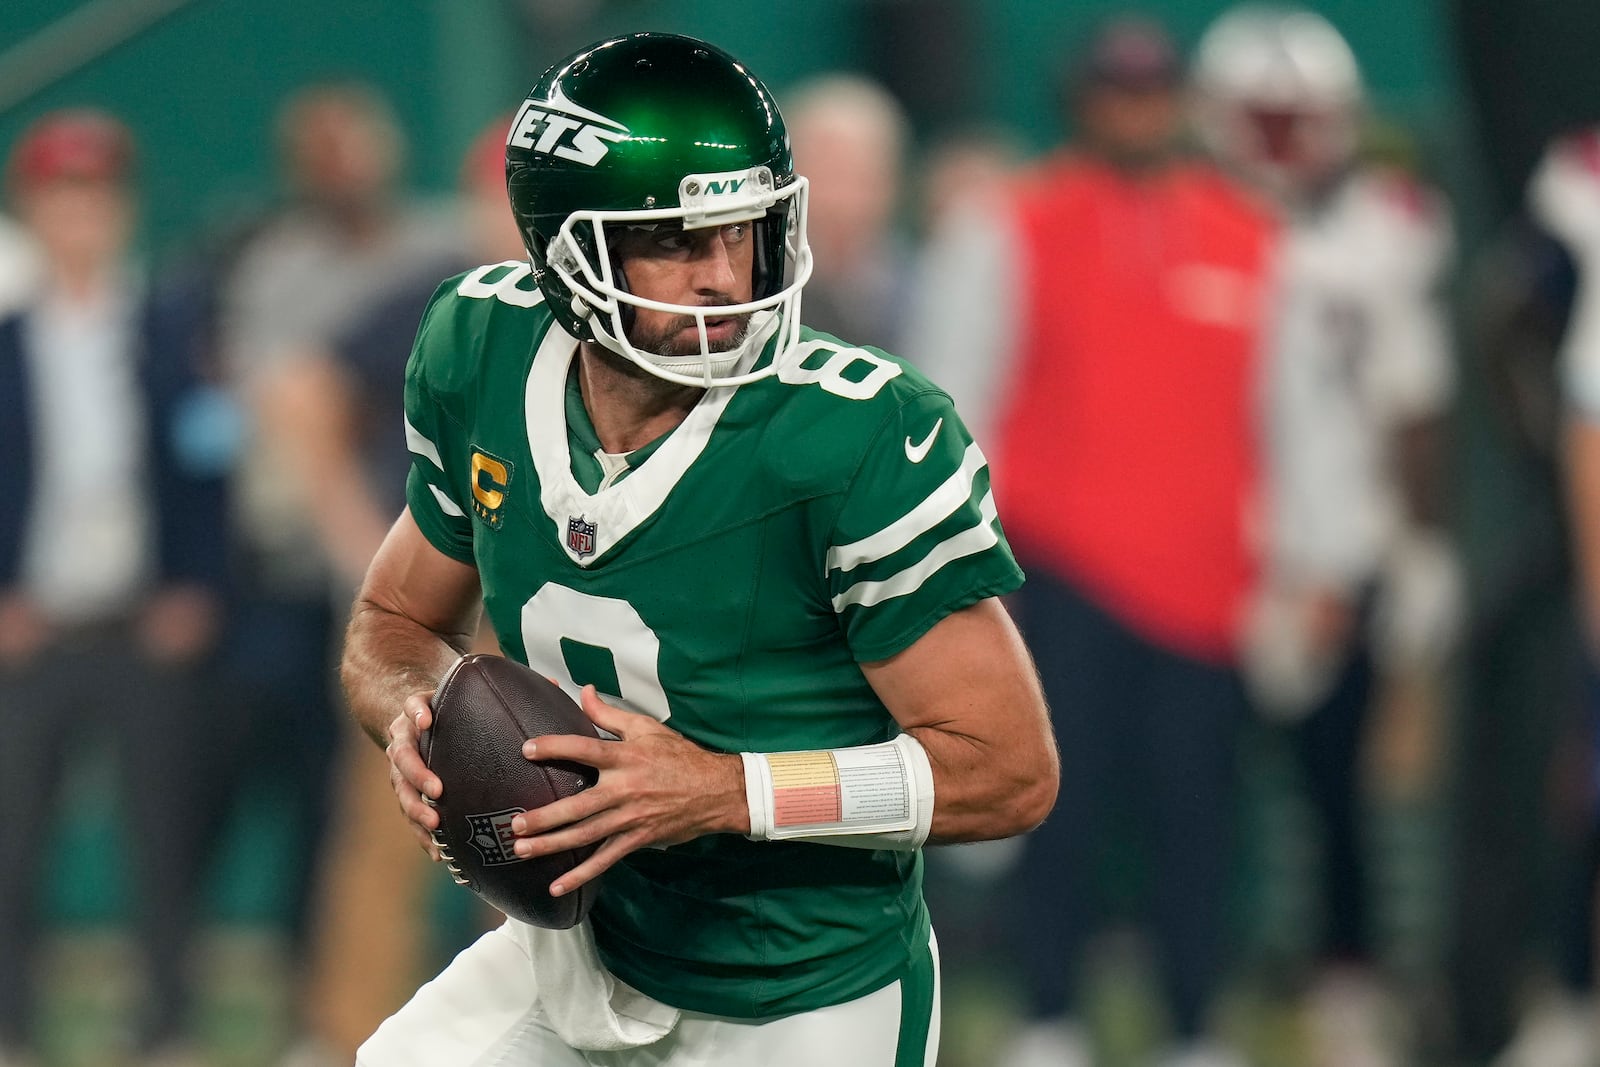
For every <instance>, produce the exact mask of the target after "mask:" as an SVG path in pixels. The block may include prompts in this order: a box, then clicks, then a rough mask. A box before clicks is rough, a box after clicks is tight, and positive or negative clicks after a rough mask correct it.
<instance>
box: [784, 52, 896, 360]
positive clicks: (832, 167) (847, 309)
mask: <svg viewBox="0 0 1600 1067" xmlns="http://www.w3.org/2000/svg"><path fill="white" fill-rule="evenodd" d="M782 106H783V117H784V121H785V122H787V123H788V125H789V139H790V144H791V145H792V147H793V150H794V159H795V167H796V168H797V169H798V170H799V172H800V173H801V174H804V175H805V176H806V178H807V180H808V181H809V182H810V183H811V194H810V195H811V207H810V215H809V216H808V218H807V223H806V232H807V234H808V236H809V238H810V241H811V249H812V254H813V255H814V256H815V257H816V269H815V273H814V274H813V275H812V277H811V281H810V282H808V283H807V285H806V325H808V326H811V327H812V328H813V329H817V330H821V331H823V332H824V333H830V334H833V335H834V336H837V337H848V338H850V339H851V340H852V342H854V343H856V344H870V345H877V346H878V347H880V348H886V349H889V350H890V351H900V349H899V348H898V347H897V346H898V345H899V343H900V340H901V338H902V336H903V334H902V330H903V328H904V324H905V317H906V310H907V309H906V301H907V297H908V295H909V294H908V287H909V281H910V278H909V272H910V267H911V251H910V248H909V246H908V244H907V243H906V241H905V239H904V238H903V237H902V236H901V233H900V230H899V225H900V217H899V209H900V201H901V191H902V186H903V185H904V160H905V155H906V152H907V150H908V147H909V139H910V135H911V130H910V126H909V124H908V123H907V121H906V116H905V112H904V111H903V110H902V109H901V107H900V103H899V102H898V101H897V100H895V98H894V97H893V96H892V95H891V94H890V93H889V91H888V90H887V89H885V88H884V87H883V86H881V85H879V84H878V83H877V82H875V81H872V80H871V79H869V78H865V77H862V76H860V75H855V74H823V75H819V76H817V77H815V78H812V79H808V80H806V81H803V82H801V83H800V84H798V85H795V86H793V87H791V88H790V89H789V90H788V91H787V92H785V93H784V94H783V101H782Z"/></svg>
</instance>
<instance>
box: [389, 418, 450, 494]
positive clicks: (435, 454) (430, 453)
mask: <svg viewBox="0 0 1600 1067" xmlns="http://www.w3.org/2000/svg"><path fill="white" fill-rule="evenodd" d="M389 425H391V426H393V425H394V423H390V424H389ZM406 448H407V449H409V450H410V451H412V452H414V453H416V454H417V455H419V456H421V457H422V458H423V459H425V460H428V461H429V462H431V463H432V464H433V465H434V466H435V467H438V468H439V469H440V470H444V460H443V459H441V458H439V446H437V445H435V444H434V443H433V442H432V441H430V440H428V439H427V438H426V437H424V436H423V435H422V431H421V430H419V429H417V428H416V427H415V426H413V425H411V419H410V417H407V418H406ZM456 514H457V515H459V514H461V512H460V510H459V509H458V510H457V511H456Z"/></svg>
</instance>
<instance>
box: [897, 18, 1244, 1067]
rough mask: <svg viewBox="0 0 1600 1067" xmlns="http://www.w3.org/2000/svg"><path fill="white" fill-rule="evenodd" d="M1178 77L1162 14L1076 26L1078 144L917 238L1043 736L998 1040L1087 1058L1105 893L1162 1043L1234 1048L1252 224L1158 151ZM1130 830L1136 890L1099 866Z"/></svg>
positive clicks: (925, 302) (930, 343) (1207, 1049)
mask: <svg viewBox="0 0 1600 1067" xmlns="http://www.w3.org/2000/svg"><path fill="white" fill-rule="evenodd" d="M1182 93H1183V68H1182V65H1181V62H1180V59H1179V56H1178V52H1177V50H1176V47H1175V45H1174V43H1173V41H1172V40H1171V38H1170V37H1169V36H1168V34H1167V33H1166V31H1165V30H1164V29H1163V28H1162V27H1160V26H1159V25H1157V24H1155V23H1152V22H1147V21H1143V20H1138V19H1132V18H1118V19H1115V20H1112V21H1110V22H1108V23H1106V24H1105V25H1104V26H1102V27H1101V28H1100V29H1099V30H1098V31H1097V32H1095V33H1094V34H1093V36H1092V39H1091V40H1090V42H1089V44H1088V46H1087V49H1086V50H1085V52H1084V53H1083V54H1082V55H1081V56H1080V57H1079V58H1078V61H1077V63H1076V65H1075V67H1074V68H1073V72H1072V75H1071V77H1070V81H1069V85H1068V87H1067V92H1066V94H1065V100H1064V101H1063V102H1064V104H1065V105H1066V106H1067V108H1068V109H1069V110H1070V113H1071V116H1072V118H1073V119H1075V120H1076V122H1077V127H1078V131H1079V139H1078V143H1077V145H1076V146H1075V147H1073V148H1072V149H1069V150H1065V151H1062V152H1060V153H1058V154H1057V155H1055V156H1053V157H1051V158H1049V159H1047V160H1046V161H1044V162H1043V163H1042V164H1041V165H1039V166H1038V167H1037V168H1036V169H1034V170H1033V171H1032V172H1031V173H1029V174H1027V175H1026V176H1025V177H1024V178H1023V179H1022V180H1021V181H1020V182H1019V184H1018V186H1017V187H1016V189H1015V191H1014V193H1013V194H1012V196H1010V197H1009V198H1007V200H1006V201H1005V202H1003V203H997V204H995V205H992V208H993V210H990V211H986V212H984V213H983V214H981V215H976V216H974V217H972V218H970V219H969V220H968V223H967V225H966V226H964V227H961V228H954V227H953V228H952V230H951V231H950V233H949V234H948V235H947V238H946V239H945V240H942V241H941V242H939V243H938V244H937V245H936V246H935V247H934V248H933V249H932V250H931V251H930V253H929V255H930V263H929V269H928V272H927V275H926V278H927V287H926V289H925V291H924V292H922V293H921V294H920V295H921V297H922V299H921V301H920V302H919V304H918V309H917V314H916V317H915V319H914V321H915V322H916V324H917V330H916V331H915V332H914V334H913V338H912V340H911V341H910V343H909V344H908V347H907V350H908V351H911V352H916V353H919V354H922V358H923V359H924V360H925V369H927V370H928V372H929V373H930V375H931V376H932V377H933V379H934V380H935V381H937V382H939V383H940V384H941V385H944V386H945V387H946V388H947V389H949V390H950V392H951V393H952V395H953V396H954V397H955V398H956V402H957V404H958V406H959V407H960V408H961V411H962V414H963V417H964V418H965V419H966V420H967V421H968V423H969V424H970V425H972V426H973V427H974V433H975V434H976V435H977V436H978V438H979V439H980V440H983V441H986V442H989V447H990V448H991V449H992V455H991V464H992V469H993V472H994V480H995V492H996V498H997V500H999V501H1000V506H1001V508H1002V509H1003V510H1004V511H1005V513H1006V515H1007V534H1008V536H1009V537H1010V539H1011V543H1012V545H1013V547H1014V548H1015V550H1016V551H1017V554H1018V556H1019V558H1020V559H1022V560H1023V561H1024V568H1025V569H1026V570H1027V572H1028V583H1027V585H1026V586H1025V587H1024V589H1023V591H1022V592H1021V593H1019V594H1018V596H1017V597H1016V602H1017V608H1018V611H1019V621H1020V622H1021V624H1022V626H1023V628H1024V631H1025V633H1026V634H1027V637H1028V641H1029V643H1030V645H1031V647H1032V649H1033V652H1034V656H1035V658H1036V659H1037V661H1038V663H1039V669H1040V673H1041V675H1042V677H1043V680H1044V685H1045V692H1046V694H1047V696H1048V698H1049V702H1050V705H1051V710H1052V716H1053V720H1054V725H1055V730H1056V736H1057V739H1058V742H1059V744H1060V747H1061V755H1062V769H1063V773H1062V791H1061V797H1060V800H1059V801H1058V803H1057V806H1056V810H1055V812H1054V813H1053V814H1052V816H1051V817H1050V819H1049V820H1048V821H1047V822H1046V824H1045V825H1044V826H1043V827H1041V828H1040V829H1039V830H1037V831H1035V832H1034V833H1033V834H1032V835H1030V836H1029V837H1028V839H1027V840H1026V842H1025V844H1024V846H1023V854H1022V858H1021V861H1020V870H1019V875H1018V878H1017V882H1016V885H1015V887H1014V890H1011V891H1014V893H1015V894H1016V900H1017V907H1016V908H1015V909H1014V914H1015V919H1016V926H1017V928H1018V929H1017V931H1016V933H1017V941H1016V952H1017V958H1018V959H1019V960H1020V962H1021V966H1022V970H1023V975H1024V979H1025V985H1026V997H1027V1005H1026V1007H1027V1012H1028V1017H1029V1025H1028V1026H1027V1028H1026V1029H1025V1030H1024V1032H1023V1033H1022V1035H1021V1036H1020V1038H1019V1040H1018V1041H1017V1042H1016V1043H1015V1045H1014V1047H1013V1048H1011V1049H1010V1050H1009V1051H1008V1052H1007V1053H1006V1054H1005V1055H1003V1056H1001V1057H1000V1058H999V1062H1000V1063H1003V1064H1005V1065H1006V1067H1032V1065H1040V1067H1046V1065H1048V1067H1067V1065H1077V1064H1088V1063H1090V1062H1092V1059H1091V1054H1092V1049H1091V1041H1090V1037H1091V1035H1089V1034H1088V1033H1086V1032H1085V1030H1084V1027H1083V1012H1084V1008H1085V994H1084V988H1083V985H1084V983H1083V978H1084V977H1085V976H1084V975H1083V974H1082V973H1080V972H1082V971H1083V970H1085V965H1086V961H1087V960H1088V959H1089V956H1088V954H1087V950H1088V949H1089V948H1090V947H1091V943H1092V941H1093V939H1094V935H1095V934H1096V933H1098V932H1101V931H1103V930H1105V929H1106V928H1107V927H1108V926H1109V925H1110V924H1112V923H1114V922H1117V921H1119V920H1120V921H1124V922H1127V921H1136V922H1141V921H1144V920H1148V928H1149V931H1150V933H1151V935H1152V942H1153V948H1154V957H1155V968H1156V973H1157V975H1158V978H1159V985H1160V990H1161V993H1162V994H1163V995H1164V999H1165V1006H1166V1009H1167V1012H1168V1018H1169V1019H1170V1030H1171V1043H1170V1048H1169V1049H1168V1051H1167V1053H1166V1055H1164V1056H1162V1057H1161V1060H1162V1062H1164V1063H1171V1064H1184V1065H1195V1067H1198V1065H1201V1064H1205V1065H1212V1064H1219V1065H1220V1064H1236V1063H1239V1062H1241V1061H1240V1059H1239V1058H1238V1056H1237V1055H1236V1054H1234V1053H1233V1052H1231V1051H1230V1050H1229V1049H1228V1048H1227V1047H1226V1046H1225V1045H1224V1043H1223V1042H1222V1041H1220V1040H1219V1039H1218V1038H1217V1037H1216V1036H1215V1035H1214V1033H1213V1027H1212V1023H1213V1020H1212V1019H1211V1018H1210V1013H1211V1009H1212V1008H1213V1007H1214V1003H1215V1000H1216V997H1217V993H1218V991H1219V989H1220V986H1221V983H1222V981H1223V978H1224V975H1225V968H1226V964H1227V944H1228V929H1227V907H1228V896H1229V888H1230V880H1231V877H1232V872H1233V867H1232V864H1231V862H1230V857H1231V855H1232V848H1231V839H1232V825H1233V818H1234V804H1235V788H1234V786H1235V754H1236V753H1235V750H1236V743H1237V738H1238V731H1239V729H1240V728H1241V726H1242V724H1243V722H1244V718H1245V700H1244V693H1243V689H1242V687H1241V685H1240V682H1239V678H1238V674H1237V671H1236V669H1235V653H1236V640H1237V631H1238V622H1237V620H1238V619H1239V617H1240V614H1241V611H1242V609H1243V605H1244V598H1245V596H1246V593H1247V591H1248V590H1249V588H1250V586H1251V583H1252V581H1253V578H1252V575H1253V570H1254V561H1253V559H1252V555H1251V550H1250V547H1249V544H1248V538H1247V535H1246V530H1245V519H1246V515H1247V512H1248V509H1249V508H1250V506H1251V501H1252V497H1253V495H1254V492H1255V458H1254V457H1255V425H1254V419H1253V411H1254V405H1253V389H1254V382H1255V380H1256V375H1257V350H1258V347H1259V343H1260V336H1259V332H1260V329H1261V326H1262V301H1263V299H1264V297H1265V291H1266V275H1267V271H1268V267H1269V260H1270V255H1271V251H1272V247H1273V241H1274V233H1273V226H1272V223H1271V222H1270V220H1269V219H1268V218H1267V217H1266V215H1265V214H1264V213H1263V212H1262V211H1260V210H1259V209H1258V208H1257V207H1256V206H1255V205H1254V204H1253V203H1252V202H1251V200H1250V199H1249V198H1248V197H1246V196H1245V195H1244V194H1243V193H1242V192H1241V191H1240V190H1239V189H1238V188H1236V187H1235V186H1234V185H1233V184H1232V183H1231V182H1229V181H1228V180H1227V179H1225V178H1224V177H1223V176H1222V175H1221V174H1220V172H1218V171H1216V170H1215V169H1214V168H1212V167H1210V166H1207V165H1205V164H1203V163H1197V162H1191V161H1188V160H1185V159H1181V158H1179V157H1178V154H1177V146H1178V139H1179V135H1180V133H1181V131H1182V117H1183V105H1182ZM957 293H964V294H965V295H963V296H962V297H961V298H959V299H957V298H956V296H955V294H957ZM974 308H982V309H985V310H984V313H983V314H981V315H973V314H972V311H973V309H974ZM1130 844H1131V845H1133V846H1134V847H1135V848H1136V849H1137V850H1139V851H1140V852H1141V853H1143V854H1144V855H1143V859H1144V860H1145V868H1146V869H1147V870H1148V873H1149V878H1148V879H1147V880H1145V884H1144V885H1143V887H1142V889H1143V890H1144V891H1142V892H1137V893H1134V894H1125V893H1116V894H1113V893H1110V892H1107V887H1108V882H1107V878H1106V876H1107V874H1108V868H1109V866H1110V865H1112V864H1114V863H1118V862H1120V863H1122V864H1124V865H1125V864H1126V863H1127V861H1128V846H1129V845H1130ZM1114 896H1115V897H1117V898H1127V897H1129V896H1131V897H1132V898H1133V899H1135V900H1137V901H1139V902H1140V904H1141V906H1139V907H1137V908H1135V909H1130V908H1127V907H1118V906H1116V904H1119V903H1124V902H1125V900H1122V899H1119V900H1117V901H1116V902H1115V903H1114V900H1113V897H1114Z"/></svg>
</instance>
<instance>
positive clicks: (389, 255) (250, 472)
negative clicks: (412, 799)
mask: <svg viewBox="0 0 1600 1067" xmlns="http://www.w3.org/2000/svg"><path fill="white" fill-rule="evenodd" d="M275 133H276V138H277V147H278V151H279V154H280V159H281V166H282V170H283V178H284V181H285V185H286V192H287V194H288V195H287V198H286V200H285V202H284V203H282V204H281V205H280V206H279V207H278V208H276V209H275V210H273V211H272V212H271V213H270V214H268V215H266V216H265V217H264V218H263V219H261V220H259V221H257V222H256V223H255V224H254V225H253V226H251V227H250V228H249V229H248V230H247V231H246V235H245V237H244V238H243V240H242V243H240V244H239V245H238V246H237V247H234V248H231V249H229V250H227V255H226V258H225V260H224V268H225V269H222V270H221V271H219V273H218V276H217V278H216V283H215V284H216V286H217V288H216V291H215V293H214V295H213V297H212V298H211V303H212V305H213V307H214V310H215V315H216V320H215V333H214V342H215V345H216V354H215V359H216V361H217V364H218V366H219V367H220V371H221V376H222V380H223V382H224V384H225V386H226V387H227V389H228V391H229V395H230V397H231V399H232V402H233V404H234V406H235V409H236V410H237V411H238V412H239V417H240V419H241V421H242V423H243V424H244V425H245V426H246V427H247V430H246V432H245V435H244V438H243V440H244V447H243V448H242V449H241V450H240V451H239V452H238V454H237V456H236V465H235V467H234V470H233V472H232V479H233V484H234V497H235V501H236V506H235V508H234V510H233V514H232V516H231V532H232V545H233V554H234V575H233V586H234V610H233V617H232V619H231V623H230V626H229V629H228V632H227V634H226V637H225V641H224V647H223V666H224V670H225V673H226V677H227V679H228V681H229V684H230V686H231V687H232V688H233V691H234V692H235V693H236V694H237V697H238V701H239V704H240V707H239V709H238V711H237V712H236V720H237V726H236V730H235V736H234V742H235V745H236V749H235V755H234V757H233V759H232V761H230V762H225V763H223V764H221V765H220V766H218V767H217V768H216V773H219V774H221V775H224V776H225V777H226V778H227V779H228V780H230V781H232V782H234V783H235V798H236V799H238V798H243V797H248V796H251V795H254V794H252V792H251V790H252V789H255V790H260V789H263V788H265V789H270V790H271V791H272V792H271V795H272V796H274V798H275V800H274V803H277V804H281V806H282V810H283V816H282V817H283V818H284V819H285V820H286V821H288V822H290V823H291V824H292V825H293V827H294V832H293V835H292V840H293V842H294V851H293V853H292V855H291V856H289V857H287V859H288V865H287V868H286V869H285V870H284V871H283V872H282V880H283V886H284V894H283V895H284V897H285V899H286V904H285V913H286V922H287V934H288V937H287V941H288V946H289V952H288V954H289V960H290V963H289V966H290V971H291V973H292V974H293V975H295V979H294V985H295V987H296V988H300V987H301V986H302V985H303V983H304V982H305V975H306V971H307V969H308V967H309V959H310V956H311V953H312V944H311V937H312V933H311V931H312V916H313V911H314V901H315V896H314V893H315V890H316V888H317V885H318V880H319V877H320V874H321V861H322V860H323V859H324V858H325V857H326V855H327V853H326V832H327V828H328V825H329V818H330V811H331V809H332V806H333V803H334V801H333V797H334V781H335V777H336V775H337V773H338V772H339V770H340V768H341V766H342V765H341V762H340V759H341V756H340V753H341V749H342V747H343V743H344V740H345V738H346V736H347V730H346V727H345V726H344V722H343V718H344V717H343V714H342V712H341V710H340V709H339V707H338V706H337V704H336V697H335V692H334V680H333V674H332V667H331V663H332V660H331V659H330V657H331V656H333V655H334V654H335V650H336V647H337V641H338V639H339V637H340V634H341V630H342V625H343V620H344V618H345V617H346V614H347V612H348V608H349V603H350V599H351V597H352V595H353V593H352V585H351V583H350V580H349V578H348V575H350V574H353V573H356V569H357V559H356V557H359V555H360V554H361V552H362V551H364V549H363V548H362V547H361V546H362V545H363V544H365V539H367V538H370V537H371V536H373V535H374V531H373V530H371V529H369V528H366V527H364V526H362V525H361V524H360V523H361V519H360V516H362V515H365V514H368V512H367V511H365V510H363V505H361V504H360V503H358V502H352V501H351V499H349V498H346V497H344V494H351V495H352V496H354V497H356V498H357V499H358V500H359V498H360V497H361V494H364V493H367V492H370V489H369V483H368V481H367V480H366V478H365V477H364V476H358V475H360V472H359V471H353V470H351V469H350V468H348V467H346V468H342V469H339V470H333V471H328V472H324V476H323V477H320V478H318V479H317V480H316V481H314V482H312V481H308V480H304V479H301V478H299V477H297V476H296V472H295V464H296V455H295V450H294V447H293V446H292V445H291V444H290V443H289V442H288V441H287V440H286V435H285V434H284V433H283V432H281V427H282V426H283V425H284V424H285V422H286V418H287V417H286V415H285V413H284V411H283V406H284V404H285V402H286V398H287V399H288V400H289V402H293V401H294V399H295V398H297V397H304V395H306V393H307V392H308V391H312V390H315V389H317V388H321V387H323V386H326V385H328V375H326V374H322V371H321V368H322V365H321V364H319V363H317V362H316V361H314V360H311V361H308V360H307V359H306V358H304V355H305V353H306V352H307V351H309V350H313V349H320V348H322V347H323V346H326V345H328V344H330V343H332V341H333V340H334V339H335V338H336V337H338V336H340V335H341V334H342V333H343V332H344V331H345V330H347V329H349V328H351V326H352V324H353V323H354V322H355V321H356V320H357V318H358V317H360V316H361V315H362V314H363V313H365V312H366V311H367V310H368V309H369V308H370V307H371V306H372V305H373V304H374V303H375V302H377V301H378V300H380V299H381V298H382V297H383V296H384V295H385V294H387V293H389V292H391V291H392V290H393V289H394V287H395V286H397V285H400V284H403V283H406V282H408V281H410V280H411V279H414V278H415V277H416V276H417V275H418V274H419V273H433V274H436V275H437V276H438V277H443V270H444V265H445V264H454V263H456V262H459V257H460V250H459V244H460V238H459V233H458V230H457V229H456V227H455V225H454V223H453V220H452V219H451V218H450V217H449V216H448V215H447V214H445V213H442V212H440V211H439V210H437V209H434V208H432V207H429V206H426V205H422V204H419V203H417V202H415V201H414V200H412V199H411V198H409V197H408V196H406V195H405V194H404V193H403V191H402V188H401V185H400V176H401V173H402V167H403V164H404V161H405V141H404V137H403V135H402V132H401V130H400V128H399V126H398V124H397V122H396V120H395V117H394V114H393V112H392V110H391V108H390V106H389V104H388V103H387V101H386V100H384V98H383V97H382V96H381V95H380V94H379V93H378V92H377V91H375V90H374V89H372V88H370V87H369V86H366V85H363V84H360V83H354V82H331V83H318V84H314V85H311V86H308V87H306V88H304V89H302V90H300V91H298V92H296V93H295V94H293V95H292V96H291V97H289V98H288V99H287V100H286V101H284V103H283V104H282V106H281V107H280V108H279V110H278V113H277V116H276V130H275ZM397 358H403V357H397ZM319 374H321V375H322V376H321V377H320V378H319V377H317V375H319ZM302 375H310V376H311V377H310V378H309V379H308V381H307V382H305V383H300V384H296V379H298V378H300V377H301V376H302ZM330 387H331V386H330ZM334 477H338V478H340V479H342V480H339V481H334V480H330V479H332V478H334ZM336 498H337V499H336ZM369 521H370V520H369ZM351 523H353V524H354V525H353V526H351V528H349V529H344V530H340V531H339V532H338V534H337V535H336V536H330V537H328V538H326V539H324V537H323V536H321V534H324V533H328V532H329V531H331V530H334V529H335V528H336V527H339V526H340V525H341V524H351ZM330 549H331V550H332V552H334V553H337V554H338V555H335V556H330V551H329V550H330ZM309 1008H310V1006H309V1005H302V1011H301V1013H300V1014H301V1015H303V1014H304V1013H305V1011H306V1010H309ZM296 1025H297V1026H304V1025H306V1024H304V1023H303V1022H302V1023H297V1024H296ZM307 1044H308V1045H310V1044H313V1043H311V1042H308V1043H307ZM290 1054H291V1055H302V1054H303V1055H304V1056H306V1057H308V1058H310V1059H311V1062H315V1057H316V1056H317V1055H319V1054H318V1053H317V1052H316V1051H315V1049H314V1048H310V1047H307V1048H305V1049H300V1050H291V1053H290Z"/></svg>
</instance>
